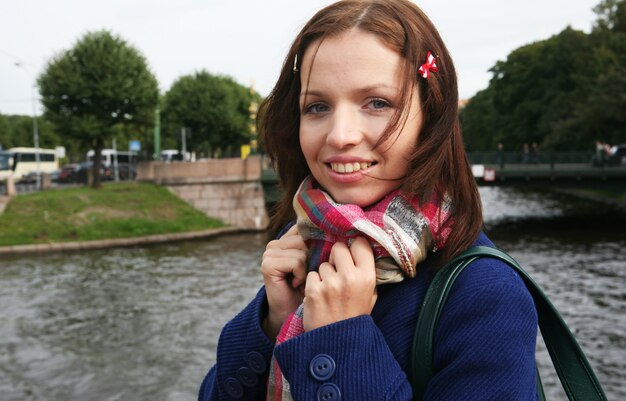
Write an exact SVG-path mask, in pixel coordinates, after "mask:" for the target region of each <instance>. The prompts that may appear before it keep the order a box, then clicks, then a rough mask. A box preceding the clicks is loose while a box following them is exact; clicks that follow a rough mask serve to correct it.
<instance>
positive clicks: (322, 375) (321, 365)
mask: <svg viewBox="0 0 626 401" xmlns="http://www.w3.org/2000/svg"><path fill="white" fill-rule="evenodd" d="M335 367H336V365H335V360H334V359H333V358H331V357H330V356H328V355H326V354H319V355H317V356H316V357H315V358H313V359H312V360H311V364H310V365H309V372H311V375H312V376H313V377H314V378H316V379H317V380H319V381H324V380H328V379H330V378H331V377H332V376H333V374H335Z"/></svg>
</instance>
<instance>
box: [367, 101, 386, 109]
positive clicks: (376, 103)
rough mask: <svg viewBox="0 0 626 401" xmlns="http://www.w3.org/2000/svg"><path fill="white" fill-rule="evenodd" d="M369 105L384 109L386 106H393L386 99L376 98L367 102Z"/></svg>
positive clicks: (372, 107) (373, 107)
mask: <svg viewBox="0 0 626 401" xmlns="http://www.w3.org/2000/svg"><path fill="white" fill-rule="evenodd" d="M367 107H369V108H371V109H374V110H383V109H385V108H388V107H391V104H390V103H389V102H388V101H386V100H385V99H380V98H375V99H372V100H370V102H369V103H368V104H367Z"/></svg>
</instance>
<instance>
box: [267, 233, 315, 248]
mask: <svg viewBox="0 0 626 401" xmlns="http://www.w3.org/2000/svg"><path fill="white" fill-rule="evenodd" d="M267 249H301V250H303V251H306V250H307V246H306V243H305V242H304V239H303V238H302V237H301V236H300V234H295V235H290V236H288V237H285V236H283V237H281V238H280V239H277V240H273V241H270V242H268V244H267Z"/></svg>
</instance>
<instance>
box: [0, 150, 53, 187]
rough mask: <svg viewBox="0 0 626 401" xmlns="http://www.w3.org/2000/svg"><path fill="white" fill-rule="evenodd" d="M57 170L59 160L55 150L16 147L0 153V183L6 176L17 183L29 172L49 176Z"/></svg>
mask: <svg viewBox="0 0 626 401" xmlns="http://www.w3.org/2000/svg"><path fill="white" fill-rule="evenodd" d="M37 155H39V162H37ZM58 169H59V159H58V157H57V151H56V150H55V149H42V148H27V147H18V148H10V149H9V150H6V151H0V181H1V180H5V179H6V178H7V177H8V176H12V177H13V179H14V180H15V181H19V180H20V179H22V177H24V176H25V175H27V174H28V173H31V172H36V171H40V172H41V173H47V174H51V173H53V172H55V171H57V170H58Z"/></svg>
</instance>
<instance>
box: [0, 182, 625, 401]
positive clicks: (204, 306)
mask: <svg viewBox="0 0 626 401" xmlns="http://www.w3.org/2000/svg"><path fill="white" fill-rule="evenodd" d="M481 195H482V197H483V203H484V205H485V214H486V228H487V230H488V231H489V234H490V236H491V237H492V239H494V241H495V242H496V243H497V244H498V245H499V246H501V247H502V248H504V249H506V250H507V251H509V253H511V254H512V255H513V256H514V257H515V258H516V259H518V261H520V262H521V263H522V264H523V265H524V266H525V267H526V269H527V270H528V271H529V272H530V273H531V274H532V275H533V277H534V278H535V280H536V281H537V282H539V283H540V285H541V286H542V287H543V288H544V290H545V291H546V292H547V293H548V294H549V296H550V297H551V299H552V301H553V302H554V304H555V305H556V306H557V308H559V310H560V311H561V312H562V314H563V315H564V318H565V320H566V321H567V323H568V324H569V325H570V328H571V329H572V331H573V332H575V334H576V336H577V338H578V340H579V342H580V344H581V346H582V347H583V349H584V350H585V352H586V354H587V356H588V357H589V359H590V362H591V364H592V365H593V366H594V369H595V370H596V373H597V375H598V376H599V378H600V381H601V382H602V384H603V386H604V388H605V391H606V392H607V395H608V397H609V399H610V400H623V399H626V351H625V350H626V287H625V285H624V284H626V260H625V257H624V256H623V255H624V249H625V248H626V231H625V230H624V229H623V227H624V224H625V223H626V218H624V217H623V214H622V215H619V214H616V213H615V212H612V211H610V210H606V208H605V207H598V206H597V205H594V204H591V203H587V202H582V201H574V200H572V199H570V198H563V197H560V196H557V195H551V196H548V197H546V196H545V195H540V194H537V193H533V192H520V191H518V190H513V189H506V188H504V189H502V188H485V189H481ZM263 247H264V237H263V236H262V235H260V234H246V235H231V236H225V237H221V238H215V239H211V240H206V241H193V242H183V243H175V244H169V245H165V246H152V247H138V248H129V249H113V250H106V251H92V252H87V253H76V254H55V255H47V256H32V257H12V258H6V257H4V259H3V260H1V261H0V305H2V309H1V310H0V399H2V400H6V401H12V400H99V401H100V400H111V401H112V400H138V401H139V400H172V401H179V400H190V399H194V398H195V397H196V392H197V389H198V386H199V384H200V382H201V380H202V378H203V377H204V374H205V373H206V370H207V369H208V368H209V367H210V365H211V364H212V363H213V361H214V358H215V347H216V342H217V338H218V335H219V332H220V329H221V327H222V326H223V324H224V323H225V322H226V321H227V320H228V319H230V318H231V317H232V316H233V315H234V314H236V313H237V312H238V311H239V310H240V309H241V308H242V307H243V306H244V305H245V304H246V303H247V302H248V301H249V300H250V299H251V298H252V297H253V296H254V294H255V293H256V291H257V290H258V287H259V285H260V284H261V278H260V274H259V260H260V256H261V253H262V250H263ZM539 355H540V366H541V369H542V372H543V373H544V385H545V387H546V390H547V393H548V394H547V395H548V398H549V399H553V400H565V399H566V398H565V396H564V395H562V392H561V391H560V390H559V388H558V387H557V386H556V385H555V383H554V380H555V376H554V374H553V373H552V371H551V370H550V369H548V366H547V360H548V359H547V355H546V352H545V351H544V350H543V348H540V351H539Z"/></svg>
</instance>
